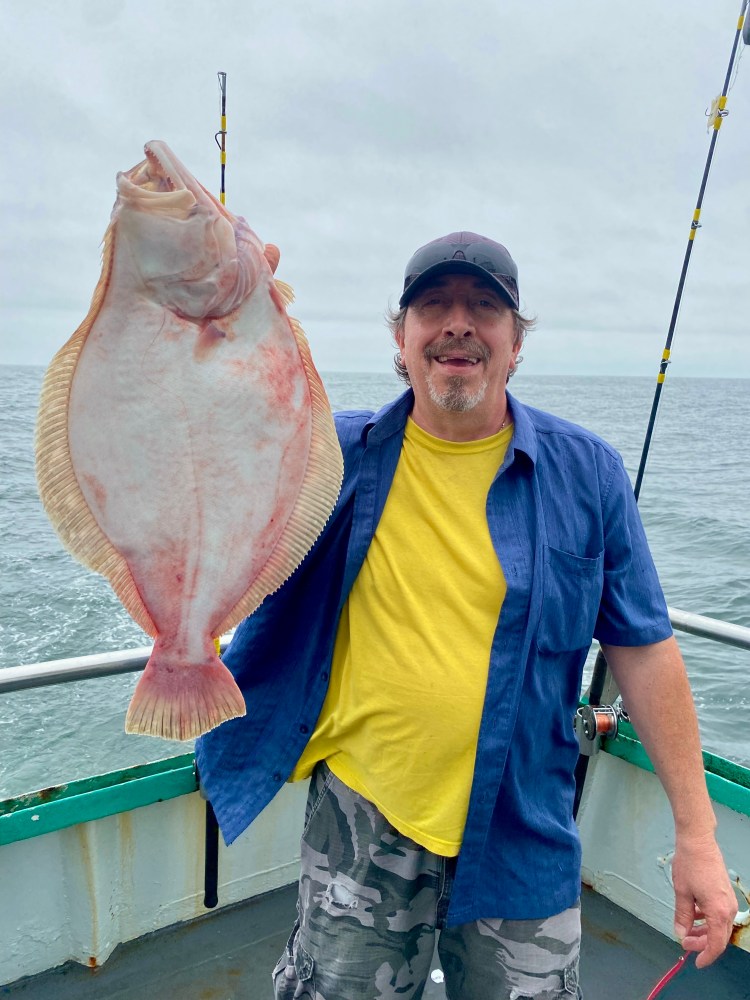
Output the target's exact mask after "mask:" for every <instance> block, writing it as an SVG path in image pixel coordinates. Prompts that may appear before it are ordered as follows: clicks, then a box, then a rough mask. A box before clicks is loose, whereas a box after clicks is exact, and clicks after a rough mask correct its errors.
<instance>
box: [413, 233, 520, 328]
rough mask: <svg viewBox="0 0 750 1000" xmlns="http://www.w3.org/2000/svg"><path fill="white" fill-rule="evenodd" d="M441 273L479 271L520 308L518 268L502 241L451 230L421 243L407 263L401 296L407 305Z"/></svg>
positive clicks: (477, 272)
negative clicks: (423, 243)
mask: <svg viewBox="0 0 750 1000" xmlns="http://www.w3.org/2000/svg"><path fill="white" fill-rule="evenodd" d="M441 274H477V275H479V277H481V278H490V279H491V280H492V282H494V284H496V285H497V286H498V289H499V291H500V292H501V293H502V295H503V298H504V299H505V300H506V301H507V302H508V303H510V305H512V306H513V308H514V309H518V308H519V304H518V302H519V300H518V268H517V267H516V264H515V261H514V260H513V258H512V257H511V255H510V254H509V253H508V251H507V250H506V249H505V247H504V246H503V245H502V244H501V243H496V242H495V241H494V240H490V239H488V238H487V237H486V236H479V235H478V234H477V233H467V232H460V233H450V234H449V235H448V236H441V237H440V238H439V239H436V240H433V241H432V242H431V243H427V244H425V246H423V247H420V248H419V250H417V252H416V253H415V254H414V256H413V257H412V258H411V260H410V261H409V263H408V264H407V265H406V271H405V272H404V291H403V293H402V295H401V298H400V299H399V305H400V306H401V308H402V309H403V307H404V306H406V305H408V304H409V302H410V301H411V299H412V298H413V297H414V296H415V295H416V294H417V292H418V291H419V290H420V289H421V288H423V287H424V285H425V284H426V283H427V281H429V280H431V279H432V278H437V277H439V276H440V275H441Z"/></svg>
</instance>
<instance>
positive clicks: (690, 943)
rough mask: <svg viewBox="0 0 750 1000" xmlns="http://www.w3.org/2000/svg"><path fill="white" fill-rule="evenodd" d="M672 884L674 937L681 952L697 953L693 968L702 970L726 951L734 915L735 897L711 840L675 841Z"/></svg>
mask: <svg viewBox="0 0 750 1000" xmlns="http://www.w3.org/2000/svg"><path fill="white" fill-rule="evenodd" d="M672 881H673V883H674V891H675V922H674V929H675V934H676V935H677V937H678V939H679V940H680V943H681V944H682V947H683V948H684V949H685V951H695V952H698V957H697V958H696V960H695V964H696V966H697V968H699V969H702V968H705V966H707V965H710V964H711V963H712V962H713V961H714V960H715V959H717V958H718V957H719V955H721V953H722V952H723V951H724V949H725V948H726V946H727V942H728V941H729V937H730V935H731V933H732V924H733V921H734V918H735V916H736V915H737V897H736V896H735V894H734V890H733V889H732V884H731V882H730V881H729V876H728V875H727V870H726V867H725V866H724V859H723V858H722V856H721V852H720V851H719V847H718V845H717V843H716V841H715V839H714V838H713V837H706V838H704V839H703V840H699V841H691V840H690V839H689V838H686V839H685V840H682V841H681V840H679V839H678V841H677V844H676V846H675V854H674V860H673V861H672ZM696 921H701V922H700V923H696Z"/></svg>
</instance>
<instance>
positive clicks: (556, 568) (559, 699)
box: [198, 232, 736, 1000]
mask: <svg viewBox="0 0 750 1000" xmlns="http://www.w3.org/2000/svg"><path fill="white" fill-rule="evenodd" d="M517 277H518V274H517V269H516V266H515V264H514V262H513V260H512V259H511V257H510V255H509V253H508V252H507V250H506V249H505V248H504V247H503V246H501V245H500V244H498V243H495V242H494V241H492V240H489V239H486V238H484V237H482V236H478V235H476V234H472V233H466V232H462V233H452V234H451V235H449V236H446V237H443V238H441V239H438V240H435V241H433V242H432V243H429V244H427V245H426V246H424V247H422V248H421V249H420V250H418V251H417V252H416V253H415V254H414V256H413V257H412V259H411V261H410V262H409V264H408V266H407V269H406V275H405V280H404V290H403V294H402V297H401V300H400V306H401V309H400V311H399V312H398V313H396V314H395V315H394V316H393V317H392V319H393V329H394V336H395V339H396V343H397V345H398V349H399V356H398V359H397V368H399V370H400V371H401V373H402V375H403V376H404V377H405V378H406V379H407V380H408V382H409V383H410V385H411V388H410V390H409V391H407V392H406V393H405V394H404V395H402V396H401V397H399V398H398V399H397V400H395V401H394V402H393V403H391V404H389V405H388V406H386V407H384V408H383V409H382V410H381V411H380V412H379V413H377V414H374V415H373V414H371V413H369V412H368V413H360V412H355V413H343V414H338V415H337V418H336V422H337V429H338V433H339V438H340V442H341V446H342V451H343V454H344V460H345V476H344V485H343V488H342V493H341V497H340V499H339V502H338V504H337V507H336V510H335V511H334V514H333V515H332V517H331V520H330V521H329V523H328V525H327V526H326V529H325V531H324V532H323V534H322V535H321V537H320V539H319V540H318V542H317V543H316V545H315V546H314V548H313V550H312V551H311V553H310V554H309V555H308V557H307V558H306V560H305V561H304V563H303V564H302V566H301V567H300V568H299V569H298V570H297V572H296V573H295V574H294V575H293V576H292V578H291V579H290V580H289V581H288V582H287V583H286V584H285V585H284V587H282V588H281V590H280V591H278V592H277V593H276V594H274V595H273V596H272V597H270V598H268V599H267V600H266V601H265V602H264V604H263V605H262V606H261V608H260V609H259V610H258V611H257V612H256V613H255V614H254V615H253V616H251V617H250V618H249V619H248V620H247V621H246V622H244V623H243V624H242V625H241V626H240V628H239V629H238V630H237V633H236V636H235V638H234V641H233V643H232V645H231V647H230V650H229V651H228V653H227V657H226V661H227V664H228V665H229V667H230V668H231V669H232V671H233V672H234V674H235V676H236V677H237V680H238V683H239V684H240V686H241V687H242V689H243V691H244V692H245V693H246V698H247V704H248V716H247V718H246V719H240V720H233V721H232V722H229V723H227V724H225V725H223V726H221V727H220V729H218V730H216V731H215V732H214V733H210V734H208V735H207V736H206V737H204V738H203V740H202V741H201V743H200V746H199V748H198V760H199V766H200V769H201V775H202V778H203V781H204V785H205V787H206V790H207V793H208V795H209V797H210V799H211V801H212V802H213V804H214V808H215V810H216V813H217V815H218V817H219V821H220V823H221V826H222V829H223V831H224V834H225V836H226V837H227V839H228V840H229V841H231V840H232V839H233V838H234V837H236V836H237V835H238V834H239V833H241V832H242V830H243V829H245V827H246V826H247V825H248V824H249V823H250V822H251V821H252V820H253V819H254V817H255V816H256V815H257V814H258V813H259V812H260V810H261V809H262V808H263V807H264V806H265V805H266V803H267V802H268V801H269V800H270V799H271V798H272V796H273V795H274V794H275V793H276V791H277V790H278V788H279V787H280V786H281V784H282V783H283V782H284V781H285V780H286V779H287V778H289V777H291V778H292V779H293V780H299V779H303V778H306V777H308V776H310V775H311V776H312V780H311V784H310V793H309V798H308V807H307V814H306V821H305V829H304V832H303V838H302V870H301V878H300V893H299V903H298V913H299V919H298V921H297V923H296V925H295V927H294V929H293V931H292V934H291V936H290V938H289V943H288V946H287V949H286V951H285V953H284V955H282V957H281V959H280V961H279V963H278V965H277V967H276V969H275V970H274V985H275V994H276V997H277V998H292V997H295V998H301V997H306V998H311V1000H355V998H361V1000H374V998H394V1000H395V998H396V997H398V998H407V1000H408V998H418V997H420V996H421V995H422V989H423V986H424V982H425V977H426V976H427V975H428V972H429V968H430V960H431V957H432V950H433V944H434V937H435V930H436V929H439V930H440V937H439V941H438V948H439V953H440V956H441V960H442V964H443V968H444V971H445V976H446V992H447V995H448V997H449V998H451V1000H459V998H460V1000H479V998H482V1000H489V998H497V1000H501V998H502V1000H507V998H511V997H512V998H523V997H547V998H551V997H570V996H581V995H582V994H581V993H580V988H579V986H578V951H579V942H580V914H579V893H580V846H579V841H578V836H577V831H576V827H575V823H574V822H573V818H572V803H573V792H574V782H573V769H574V766H575V763H576V759H577V743H576V739H575V736H574V734H573V729H572V725H571V720H572V717H573V714H574V712H575V708H576V706H577V699H578V694H579V690H580V683H581V671H582V667H583V663H584V660H585V658H586V653H587V650H588V647H589V643H590V640H591V636H592V635H594V636H595V637H596V638H597V639H598V640H599V641H600V642H601V644H602V647H603V650H604V653H605V655H606V657H607V660H608V662H609V664H610V667H611V669H612V670H613V672H614V674H615V678H616V679H617V681H618V683H619V685H620V689H621V690H622V692H623V695H624V698H625V701H626V703H627V705H628V709H629V711H630V713H631V715H632V718H633V721H634V723H635V725H636V728H637V730H638V732H639V735H640V737H641V738H642V740H643V742H644V744H645V745H646V747H647V749H648V752H649V754H650V756H651V759H652V760H653V762H654V764H655V766H656V768H657V771H658V773H659V774H660V776H661V779H662V781H663V783H664V786H665V788H666V791H667V794H668V795H669V798H670V802H671V804H672V809H673V812H674V817H675V829H676V851H675V857H674V864H673V874H674V883H675V891H676V904H677V906H676V926H677V932H678V935H679V937H680V938H681V939H682V940H683V944H684V946H685V947H686V948H689V949H691V950H695V951H699V952H700V956H699V958H698V964H699V965H707V964H709V963H710V962H711V961H713V960H714V959H715V958H716V956H717V955H719V954H720V953H721V951H722V950H723V949H724V947H725V946H726V942H727V939H728V936H729V933H730V931H731V923H732V918H733V916H734V913H735V912H736V903H735V897H734V894H733V892H732V889H731V886H730V884H729V881H728V878H727V874H726V871H725V869H724V865H723V862H722V859H721V855H720V853H719V850H718V848H717V846H716V842H715V839H714V826H715V820H714V816H713V812H712V809H711V805H710V802H709V799H708V796H707V793H706V788H705V782H704V777H703V767H702V761H701V755H700V744H699V739H698V731H697V725H696V721H695V713H694V710H693V706H692V700H691V696H690V692H689V688H688V684H687V680H686V676H685V671H684V667H683V664H682V660H681V657H680V654H679V651H678V649H677V646H676V643H675V641H674V638H673V636H672V630H671V628H670V625H669V619H668V616H667V611H666V607H665V603H664V598H663V595H662V592H661V589H660V587H659V583H658V579H657V576H656V572H655V569H654V566H653V563H652V561H651V557H650V555H649V552H648V548H647V545H646V541H645V537H644V534H643V529H642V526H641V523H640V520H639V517H638V513H637V510H636V507H635V502H634V499H633V494H632V490H631V488H630V483H629V481H628V479H627V475H626V473H625V471H624V469H623V466H622V462H621V460H620V458H619V456H618V455H617V454H616V452H614V451H613V449H611V448H610V447H609V446H608V445H607V444H605V443H604V442H603V441H601V440H600V439H599V438H597V437H596V436H595V435H593V434H590V433H588V432H587V431H584V430H582V429H581V428H578V427H576V426H574V425H572V424H569V423H567V422H565V421H562V420H559V419H557V418H555V417H553V416H551V415H548V414H544V413H541V412H539V411H537V410H533V409H531V408H528V407H525V406H523V405H521V404H520V403H518V402H517V401H516V400H514V399H513V398H512V397H511V396H510V395H508V394H507V392H506V383H507V381H508V379H509V378H510V376H511V375H512V374H513V371H514V370H515V366H516V364H517V363H518V360H519V350H520V348H521V344H522V342H523V337H524V334H525V332H526V329H527V328H528V326H529V321H528V320H526V319H525V318H524V317H523V316H522V315H521V314H520V312H519V296H518V282H517ZM665 713H666V714H665ZM704 916H705V924H701V925H698V926H695V921H696V920H698V919H700V918H702V917H704Z"/></svg>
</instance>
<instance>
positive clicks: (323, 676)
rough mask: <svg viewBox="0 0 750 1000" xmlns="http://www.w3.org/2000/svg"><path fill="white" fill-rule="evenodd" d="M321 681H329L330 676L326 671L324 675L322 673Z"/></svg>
mask: <svg viewBox="0 0 750 1000" xmlns="http://www.w3.org/2000/svg"><path fill="white" fill-rule="evenodd" d="M320 679H321V680H322V681H327V680H328V674H327V673H326V671H325V670H324V671H323V673H322V674H321V675H320Z"/></svg>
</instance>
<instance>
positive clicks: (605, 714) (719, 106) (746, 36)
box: [573, 0, 750, 818]
mask: <svg viewBox="0 0 750 1000" xmlns="http://www.w3.org/2000/svg"><path fill="white" fill-rule="evenodd" d="M748 2H750V0H742V3H741V6H740V14H739V18H738V21H737V27H736V29H735V33H734V40H733V42H732V52H731V55H730V57H729V66H728V67H727V72H726V76H725V78H724V86H723V88H722V91H721V94H720V95H719V96H718V97H717V98H716V99H715V100H714V102H713V104H712V106H711V111H710V114H711V115H713V120H712V122H711V125H712V126H713V132H712V134H711V142H710V143H709V148H708V155H707V157H706V165H705V167H704V169H703V177H702V178H701V184H700V190H699V192H698V200H697V202H696V206H695V209H694V211H693V218H692V221H691V223H690V232H689V235H688V241H687V247H686V249H685V255H684V258H683V261H682V269H681V271H680V278H679V281H678V284H677V294H676V296H675V301H674V306H673V308H672V316H671V319H670V322H669V330H668V332H667V339H666V343H665V346H664V350H663V352H662V357H661V362H660V365H659V374H658V375H657V378H656V391H655V393H654V399H653V402H652V404H651V413H650V416H649V420H648V426H647V429H646V437H645V440H644V442H643V449H642V451H641V459H640V463H639V465H638V474H637V476H636V481H635V486H634V488H633V492H634V494H635V499H636V502H638V498H639V496H640V492H641V484H642V483H643V475H644V472H645V469H646V462H647V460H648V453H649V449H650V447H651V437H652V435H653V431H654V425H655V423H656V413H657V410H658V409H659V401H660V399H661V392H662V387H663V385H664V380H665V379H666V377H667V367H668V365H669V363H670V360H671V354H672V341H673V339H674V332H675V328H676V326H677V316H678V314H679V311H680V303H681V302H682V293H683V290H684V288H685V279H686V277H687V272H688V267H689V265H690V257H691V254H692V252H693V244H694V243H695V236H696V233H697V232H698V230H699V229H700V228H701V223H700V221H699V220H700V215H701V209H702V207H703V196H704V194H705V191H706V183H707V181H708V175H709V172H710V170H711V163H712V161H713V157H714V150H715V148H716V141H717V139H718V137H719V129H720V128H721V123H722V121H723V120H724V118H726V116H727V115H728V114H729V112H728V111H727V109H726V103H727V93H728V91H729V86H730V81H731V78H732V73H733V70H734V67H735V60H736V56H737V51H738V49H739V43H740V38H741V37H742V38H743V40H744V43H745V44H746V45H750V20H748V21H746V18H745V12H746V10H747V6H748ZM743 29H744V30H743ZM709 127H711V126H709ZM608 680H609V671H608V668H607V661H606V659H605V657H604V654H603V653H602V651H601V649H600V650H599V652H598V653H597V655H596V662H595V663H594V669H593V672H592V675H591V683H590V685H589V691H588V705H586V706H584V707H583V709H579V716H580V722H577V727H578V730H579V742H580V744H581V754H580V755H579V757H578V763H577V764H576V769H575V783H576V788H575V797H574V800H573V817H574V818H575V817H576V816H577V815H578V809H579V806H580V804H581V795H582V793H583V784H584V781H585V780H586V773H587V771H588V764H589V760H590V758H591V755H592V754H593V753H595V752H596V750H597V749H598V747H599V743H600V742H601V740H600V739H598V738H603V737H614V736H616V735H617V723H618V715H622V714H624V713H622V712H619V713H618V711H617V710H615V709H613V708H612V707H611V706H610V705H607V706H602V705H601V703H602V697H603V695H604V690H605V686H607V687H608V694H609V693H611V699H607V700H614V698H615V697H616V695H617V691H616V689H615V688H614V686H613V682H612V683H611V684H608V683H607V682H608ZM600 706H601V711H599V708H600ZM586 741H588V742H586Z"/></svg>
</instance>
